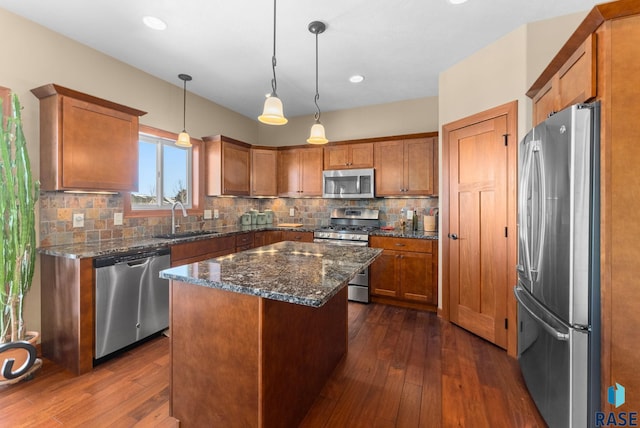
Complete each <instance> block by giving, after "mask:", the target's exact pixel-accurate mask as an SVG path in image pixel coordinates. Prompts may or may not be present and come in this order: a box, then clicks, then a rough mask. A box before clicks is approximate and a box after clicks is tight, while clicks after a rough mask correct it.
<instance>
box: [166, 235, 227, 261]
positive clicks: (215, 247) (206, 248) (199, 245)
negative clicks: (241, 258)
mask: <svg viewBox="0 0 640 428" xmlns="http://www.w3.org/2000/svg"><path fill="white" fill-rule="evenodd" d="M235 251H236V237H235V236H223V237H220V238H211V239H202V240H199V241H193V242H183V243H180V244H175V245H172V246H171V267H174V266H180V265H186V264H189V263H195V262H199V261H202V260H207V259H211V258H214V257H220V256H226V255H227V254H231V253H234V252H235Z"/></svg>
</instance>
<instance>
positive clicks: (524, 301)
mask: <svg viewBox="0 0 640 428" xmlns="http://www.w3.org/2000/svg"><path fill="white" fill-rule="evenodd" d="M513 292H514V294H515V296H516V300H517V301H518V303H520V304H521V305H522V307H523V308H524V309H525V310H526V311H527V312H528V313H529V315H531V317H532V318H534V319H535V320H536V321H538V323H539V324H540V325H541V326H542V328H544V329H545V330H546V331H547V332H548V333H549V334H550V335H552V336H553V337H555V338H556V340H560V341H563V342H567V341H568V340H569V333H564V332H562V331H560V330H559V329H558V328H562V329H564V328H566V327H565V326H564V325H563V324H562V323H560V322H559V321H556V320H554V316H553V314H551V313H550V312H549V311H548V310H546V309H545V308H544V307H542V306H540V305H538V304H536V303H534V302H528V301H529V300H532V298H531V297H529V296H527V294H528V292H527V291H526V290H525V289H524V288H522V287H521V286H520V285H517V286H516V287H515V288H514V289H513ZM534 306H535V307H534ZM543 318H546V319H543ZM552 323H553V324H556V325H555V326H554V325H551V324H552Z"/></svg>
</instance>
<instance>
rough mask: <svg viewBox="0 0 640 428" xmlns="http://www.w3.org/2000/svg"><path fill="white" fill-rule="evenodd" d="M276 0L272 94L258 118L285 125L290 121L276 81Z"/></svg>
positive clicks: (269, 122)
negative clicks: (286, 115)
mask: <svg viewBox="0 0 640 428" xmlns="http://www.w3.org/2000/svg"><path fill="white" fill-rule="evenodd" d="M276 63H277V61H276V0H273V56H272V57H271V69H272V70H273V79H271V95H269V97H267V99H266V100H265V102H264V108H263V110H262V114H261V115H260V116H258V120H259V121H260V122H262V123H266V124H267V125H284V124H285V123H287V122H288V120H287V118H286V117H284V110H283V108H282V101H280V98H278V94H277V92H276V89H277V87H278V82H277V81H276Z"/></svg>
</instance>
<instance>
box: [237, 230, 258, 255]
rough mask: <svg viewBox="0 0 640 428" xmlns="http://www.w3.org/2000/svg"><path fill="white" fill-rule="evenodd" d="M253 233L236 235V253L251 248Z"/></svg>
mask: <svg viewBox="0 0 640 428" xmlns="http://www.w3.org/2000/svg"><path fill="white" fill-rule="evenodd" d="M253 236H254V234H253V232H246V233H241V234H239V235H236V253H238V252H240V251H245V250H250V249H251V248H253Z"/></svg>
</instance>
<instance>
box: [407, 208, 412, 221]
mask: <svg viewBox="0 0 640 428" xmlns="http://www.w3.org/2000/svg"><path fill="white" fill-rule="evenodd" d="M412 219H413V210H407V220H412Z"/></svg>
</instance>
